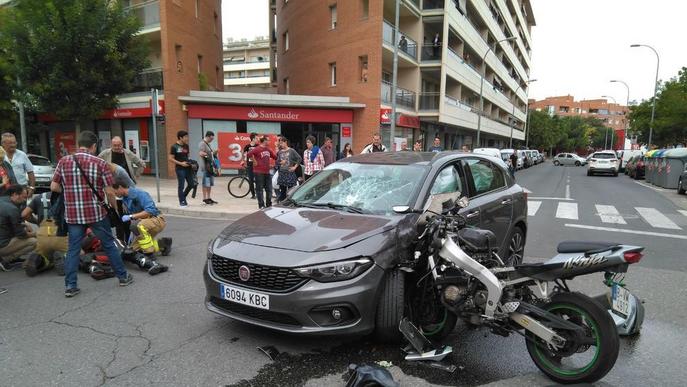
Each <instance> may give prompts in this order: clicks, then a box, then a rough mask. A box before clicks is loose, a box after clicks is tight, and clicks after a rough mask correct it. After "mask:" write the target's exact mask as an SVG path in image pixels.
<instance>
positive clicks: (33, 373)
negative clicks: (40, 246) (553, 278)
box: [0, 164, 687, 386]
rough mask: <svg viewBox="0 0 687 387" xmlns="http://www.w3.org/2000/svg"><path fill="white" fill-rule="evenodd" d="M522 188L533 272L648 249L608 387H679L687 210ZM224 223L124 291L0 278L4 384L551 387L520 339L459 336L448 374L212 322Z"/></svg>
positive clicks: (192, 222)
mask: <svg viewBox="0 0 687 387" xmlns="http://www.w3.org/2000/svg"><path fill="white" fill-rule="evenodd" d="M516 177H517V180H518V183H519V184H521V185H522V186H524V187H526V188H527V189H528V190H529V191H531V193H530V194H529V197H530V198H529V200H530V211H532V209H533V207H534V206H536V204H534V205H533V204H532V202H540V204H539V205H538V210H537V211H536V213H534V214H533V215H532V216H530V217H529V231H528V241H527V246H526V251H525V252H526V255H527V260H529V261H541V260H543V259H545V258H546V257H550V256H552V255H553V254H554V253H555V247H556V244H557V243H558V242H559V241H561V240H565V239H591V240H612V241H618V242H621V243H631V244H637V245H642V246H645V247H646V251H645V253H646V255H645V257H644V258H643V260H642V261H641V262H640V263H639V264H638V265H634V267H632V268H631V270H630V273H628V275H627V282H628V286H629V288H630V289H631V290H632V291H633V292H635V293H636V294H638V295H640V296H641V297H642V298H644V299H645V300H646V304H645V305H646V308H647V319H646V322H645V326H644V328H643V331H642V333H641V335H639V336H638V337H635V338H632V339H622V340H621V353H620V357H619V359H618V361H617V363H616V366H615V368H614V369H613V370H612V371H611V373H610V374H609V375H608V376H607V377H606V378H605V379H604V380H603V381H602V382H600V383H599V384H598V385H605V386H635V385H636V386H640V385H642V386H644V385H646V384H647V382H649V383H650V384H652V385H662V386H664V385H682V383H683V382H682V381H683V380H685V379H686V378H687V367H684V364H685V363H686V362H687V355H685V353H684V348H683V346H684V343H687V334H685V333H684V332H687V330H685V325H686V323H685V321H686V320H687V301H685V300H686V299H687V294H686V293H687V290H685V287H684V284H685V283H687V282H686V278H685V271H686V269H687V263H686V261H685V253H684V251H687V239H684V238H678V237H679V236H684V235H687V233H685V230H687V216H685V215H683V214H682V213H681V212H679V211H680V210H687V203H684V204H683V202H682V201H681V200H682V198H679V197H674V196H675V194H674V193H672V192H659V191H655V190H653V189H650V188H646V187H643V186H641V185H639V184H637V183H635V182H634V181H631V180H630V179H628V178H626V177H624V176H622V175H621V176H619V177H601V176H599V177H587V176H586V175H585V170H584V169H583V168H575V167H554V166H552V165H550V164H544V165H539V166H536V167H533V168H530V169H527V170H523V171H518V173H517V175H516ZM568 180H569V182H568ZM566 187H569V188H567V189H566ZM566 191H567V192H566ZM671 195H672V196H671ZM544 198H547V199H544ZM561 199H564V200H561ZM560 202H564V203H576V204H577V219H571V218H573V216H572V215H573V211H572V210H571V209H570V208H571V206H570V205H568V206H563V207H564V208H565V209H567V210H565V211H562V212H559V210H558V203H560ZM596 205H600V206H613V207H615V208H616V209H617V212H618V215H616V216H615V217H613V216H611V217H610V218H611V219H612V220H614V221H615V222H616V223H607V221H608V220H609V216H610V215H612V213H613V210H612V209H610V208H609V207H599V208H600V209H601V210H602V211H597V207H596ZM637 208H649V209H655V210H656V211H657V212H659V213H660V214H663V215H664V216H665V217H666V218H667V219H668V220H669V221H670V222H672V224H674V225H675V226H677V227H679V229H675V228H665V227H663V228H661V227H659V228H657V227H654V226H652V223H651V222H653V223H654V224H656V222H657V219H658V220H660V221H661V222H658V224H659V225H662V226H669V227H672V225H671V224H670V223H667V222H665V220H664V219H663V218H661V217H658V216H656V215H655V213H654V212H651V211H649V212H648V213H650V214H651V215H646V214H647V212H646V210H641V211H644V212H645V215H646V216H648V217H649V220H650V221H651V222H650V221H647V220H646V219H645V218H644V217H642V215H640V213H639V212H638V210H637ZM566 211H567V212H566ZM557 214H558V215H566V216H568V218H559V217H557V216H556V215H557ZM599 214H602V215H604V217H605V220H606V222H604V221H603V220H602V216H600V215H599ZM618 217H622V218H623V220H624V221H625V223H626V224H621V223H618V221H619V220H618ZM228 222H229V221H217V220H201V219H192V218H182V217H169V218H168V228H167V230H166V231H165V234H166V235H167V236H171V237H173V238H174V251H173V254H172V255H171V256H169V257H164V258H162V260H163V262H164V263H167V264H170V265H171V266H172V267H171V269H170V271H169V272H168V273H164V274H161V275H158V276H155V277H150V276H148V275H147V274H146V273H143V272H140V271H138V269H137V268H134V267H132V266H130V269H131V272H132V273H133V274H134V275H135V277H136V278H135V279H136V282H135V283H134V284H133V285H132V286H130V287H126V288H119V287H118V286H117V285H116V281H115V280H114V279H108V280H103V281H94V280H92V279H91V278H90V277H88V276H86V275H80V276H79V286H80V287H81V289H82V293H81V294H80V295H78V296H77V297H75V298H73V299H66V298H65V297H64V296H63V294H62V291H63V280H62V278H61V277H58V276H56V275H55V274H54V273H44V274H42V275H39V276H38V277H35V278H28V277H26V276H25V275H24V274H23V273H22V272H11V273H0V286H2V287H6V288H8V289H9V292H8V293H6V294H3V295H0V370H2V371H1V372H0V375H1V379H0V385H2V386H26V385H61V386H96V385H108V386H110V385H111V386H119V385H122V386H124V385H151V384H160V385H175V386H177V385H178V386H209V385H241V386H263V385H264V386H292V385H307V386H323V385H327V386H336V385H344V379H343V375H344V373H345V371H346V367H347V366H348V364H350V363H358V364H359V363H369V362H373V361H381V360H386V361H390V362H392V363H393V364H394V366H393V367H391V368H390V370H391V372H392V374H393V375H394V378H395V379H396V380H397V381H400V382H401V384H402V385H413V386H416V385H417V386H421V385H431V384H439V385H461V386H473V385H481V384H485V383H493V384H494V385H503V386H518V385H521V386H532V385H535V386H536V385H540V386H547V385H551V384H553V383H552V382H551V381H550V380H548V379H546V378H545V377H543V376H542V375H541V373H540V372H539V371H538V370H537V369H536V367H535V366H534V365H533V363H532V362H531V360H530V359H529V356H528V355H527V353H526V349H525V345H524V342H523V339H522V338H521V337H509V338H502V337H499V336H493V335H486V336H485V332H484V331H475V330H468V329H467V328H464V327H458V329H457V330H456V332H455V334H453V335H452V336H451V337H450V340H448V342H447V343H448V344H450V345H452V346H453V347H454V349H455V350H454V353H453V354H452V355H450V358H449V360H450V362H452V363H453V364H455V365H456V366H458V367H459V369H458V370H457V371H456V372H455V373H452V374H451V373H447V372H445V371H442V370H438V369H434V368H429V367H427V366H422V365H419V364H412V363H411V364H409V363H406V362H404V361H402V357H401V352H400V350H399V348H398V346H388V345H378V344H375V343H374V342H372V341H369V340H367V339H366V338H336V339H332V338H327V339H322V338H307V337H299V336H289V335H285V334H282V333H276V332H272V331H269V330H265V329H258V328H254V327H252V326H249V325H246V324H242V323H238V322H234V321H231V320H229V319H227V318H224V317H221V316H217V315H214V314H212V313H210V312H208V311H207V310H206V309H205V307H204V305H203V296H204V287H203V283H202V276H201V270H203V268H204V263H205V259H206V258H205V249H206V244H207V241H208V240H209V239H210V238H211V237H212V236H213V235H216V234H217V233H218V232H219V231H220V230H221V229H222V228H223V227H224V226H225V225H226V224H227V223H228ZM580 226H584V227H587V228H583V227H580ZM588 227H596V228H595V229H590V228H588ZM618 230H624V231H618ZM632 231H637V232H640V233H641V232H653V233H655V235H650V236H648V235H642V234H638V233H630V232H632ZM662 234H666V235H662ZM671 235H672V236H671ZM676 236H677V237H676ZM573 286H574V287H576V288H579V289H582V290H584V291H586V292H590V293H595V292H601V291H603V290H604V288H603V286H602V285H601V284H600V275H599V278H596V276H588V277H586V278H584V279H581V280H578V281H577V282H576V283H575V284H573ZM266 345H272V346H274V347H275V348H276V349H277V350H278V351H279V352H280V355H279V356H278V357H277V358H276V360H274V361H272V360H270V359H269V358H267V357H266V356H265V355H263V354H262V353H260V352H259V351H258V350H257V349H256V347H258V346H266Z"/></svg>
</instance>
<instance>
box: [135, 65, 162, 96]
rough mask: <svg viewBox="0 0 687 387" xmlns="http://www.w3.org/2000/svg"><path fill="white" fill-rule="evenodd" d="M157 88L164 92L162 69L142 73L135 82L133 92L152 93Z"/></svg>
mask: <svg viewBox="0 0 687 387" xmlns="http://www.w3.org/2000/svg"><path fill="white" fill-rule="evenodd" d="M152 88H155V89H159V90H162V89H163V82H162V68H154V69H147V70H143V71H142V72H140V73H139V74H138V75H137V76H136V79H135V80H134V84H133V88H132V90H131V92H138V91H150V89H152Z"/></svg>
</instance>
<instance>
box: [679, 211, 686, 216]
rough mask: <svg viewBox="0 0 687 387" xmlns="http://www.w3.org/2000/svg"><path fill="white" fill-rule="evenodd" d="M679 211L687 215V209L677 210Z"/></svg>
mask: <svg viewBox="0 0 687 387" xmlns="http://www.w3.org/2000/svg"><path fill="white" fill-rule="evenodd" d="M677 211H678V212H679V213H681V214H682V215H684V216H687V211H685V210H677Z"/></svg>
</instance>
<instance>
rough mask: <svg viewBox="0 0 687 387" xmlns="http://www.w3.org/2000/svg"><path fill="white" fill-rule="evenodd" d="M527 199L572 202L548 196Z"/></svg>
mask: <svg viewBox="0 0 687 387" xmlns="http://www.w3.org/2000/svg"><path fill="white" fill-rule="evenodd" d="M528 199H535V200H572V199H568V198H552V197H549V196H546V197H545V196H530V197H528Z"/></svg>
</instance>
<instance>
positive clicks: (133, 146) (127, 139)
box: [124, 130, 141, 157]
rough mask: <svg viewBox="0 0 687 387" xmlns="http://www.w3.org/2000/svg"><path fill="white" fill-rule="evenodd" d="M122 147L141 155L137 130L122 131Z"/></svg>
mask: <svg viewBox="0 0 687 387" xmlns="http://www.w3.org/2000/svg"><path fill="white" fill-rule="evenodd" d="M124 147H125V148H126V149H128V150H130V151H131V152H133V153H134V154H136V156H138V157H141V149H140V147H141V145H140V143H139V141H138V130H126V131H124Z"/></svg>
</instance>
